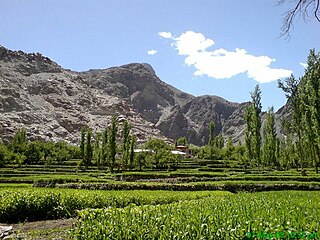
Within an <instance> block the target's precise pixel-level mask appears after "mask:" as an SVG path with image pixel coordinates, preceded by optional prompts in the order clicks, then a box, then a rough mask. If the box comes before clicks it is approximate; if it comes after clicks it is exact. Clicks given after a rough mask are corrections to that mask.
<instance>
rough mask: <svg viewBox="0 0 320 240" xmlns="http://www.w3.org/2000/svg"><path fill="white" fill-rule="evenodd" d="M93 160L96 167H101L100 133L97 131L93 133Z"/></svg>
mask: <svg viewBox="0 0 320 240" xmlns="http://www.w3.org/2000/svg"><path fill="white" fill-rule="evenodd" d="M93 151H94V154H93V155H94V160H95V162H96V164H97V166H98V168H100V167H101V133H99V132H97V133H96V134H95V139H94V149H93Z"/></svg>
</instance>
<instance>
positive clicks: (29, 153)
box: [25, 141, 43, 164]
mask: <svg viewBox="0 0 320 240" xmlns="http://www.w3.org/2000/svg"><path fill="white" fill-rule="evenodd" d="M41 150H42V143H41V142H39V141H33V142H30V143H28V145H27V148H26V151H25V156H26V160H25V163H27V164H37V163H39V162H40V160H41V158H42V157H43V152H42V151H41Z"/></svg>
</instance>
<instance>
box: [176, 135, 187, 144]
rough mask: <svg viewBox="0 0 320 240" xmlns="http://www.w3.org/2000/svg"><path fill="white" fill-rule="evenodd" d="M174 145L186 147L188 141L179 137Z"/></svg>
mask: <svg viewBox="0 0 320 240" xmlns="http://www.w3.org/2000/svg"><path fill="white" fill-rule="evenodd" d="M176 145H178V146H187V145H188V140H187V139H186V137H180V138H178V139H177V141H176Z"/></svg>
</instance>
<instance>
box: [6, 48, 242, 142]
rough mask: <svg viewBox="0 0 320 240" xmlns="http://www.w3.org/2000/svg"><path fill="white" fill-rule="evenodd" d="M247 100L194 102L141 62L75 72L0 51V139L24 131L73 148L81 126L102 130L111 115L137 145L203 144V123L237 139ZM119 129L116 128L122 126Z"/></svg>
mask: <svg viewBox="0 0 320 240" xmlns="http://www.w3.org/2000/svg"><path fill="white" fill-rule="evenodd" d="M245 106H246V103H242V104H240V103H232V102H229V101H227V100H225V99H223V98H220V97H217V96H200V97H195V96H192V95H190V94H187V93H184V92H182V91H180V90H178V89H176V88H174V87H173V86H170V85H168V84H166V83H165V82H163V81H161V80H160V79H159V78H158V77H157V75H156V73H155V72H154V70H153V68H152V67H151V66H150V65H149V64H146V63H143V64H139V63H132V64H127V65H123V66H120V67H112V68H108V69H96V70H89V71H86V72H75V71H71V70H67V69H63V68H62V67H61V66H59V65H58V64H57V63H55V62H53V61H51V60H50V59H49V58H47V57H45V56H42V55H41V54H39V53H31V54H27V53H24V52H22V51H11V50H8V49H6V48H4V47H2V46H0V138H2V139H4V140H6V139H10V137H12V135H13V133H14V132H15V131H16V130H18V129H20V128H22V127H25V128H26V129H27V132H28V135H29V137H30V138H31V139H39V138H44V139H46V140H54V141H57V140H67V141H69V142H72V143H78V141H79V131H80V128H81V127H90V128H92V129H94V130H102V129H104V128H105V127H107V126H108V124H110V122H111V121H110V119H111V117H112V116H113V115H114V114H117V115H119V122H120V124H121V122H123V120H124V119H128V120H129V121H130V122H131V124H132V127H133V128H132V130H133V133H134V134H135V135H136V136H137V138H138V141H139V142H144V141H146V140H147V139H149V138H162V139H166V140H170V139H176V138H178V137H180V136H186V137H187V139H188V140H189V141H190V142H191V143H194V144H197V145H201V144H203V143H206V142H207V141H208V125H209V123H210V121H212V120H213V121H215V124H216V133H217V134H218V133H219V132H222V134H223V135H224V137H225V138H227V137H232V138H233V139H234V140H235V141H236V140H238V139H239V138H241V137H242V136H243V130H244V121H243V111H244V107H245ZM120 128H121V127H120Z"/></svg>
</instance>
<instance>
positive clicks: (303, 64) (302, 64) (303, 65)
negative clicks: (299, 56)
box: [300, 63, 308, 68]
mask: <svg viewBox="0 0 320 240" xmlns="http://www.w3.org/2000/svg"><path fill="white" fill-rule="evenodd" d="M300 65H301V66H302V67H303V68H307V67H308V64H306V63H300Z"/></svg>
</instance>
